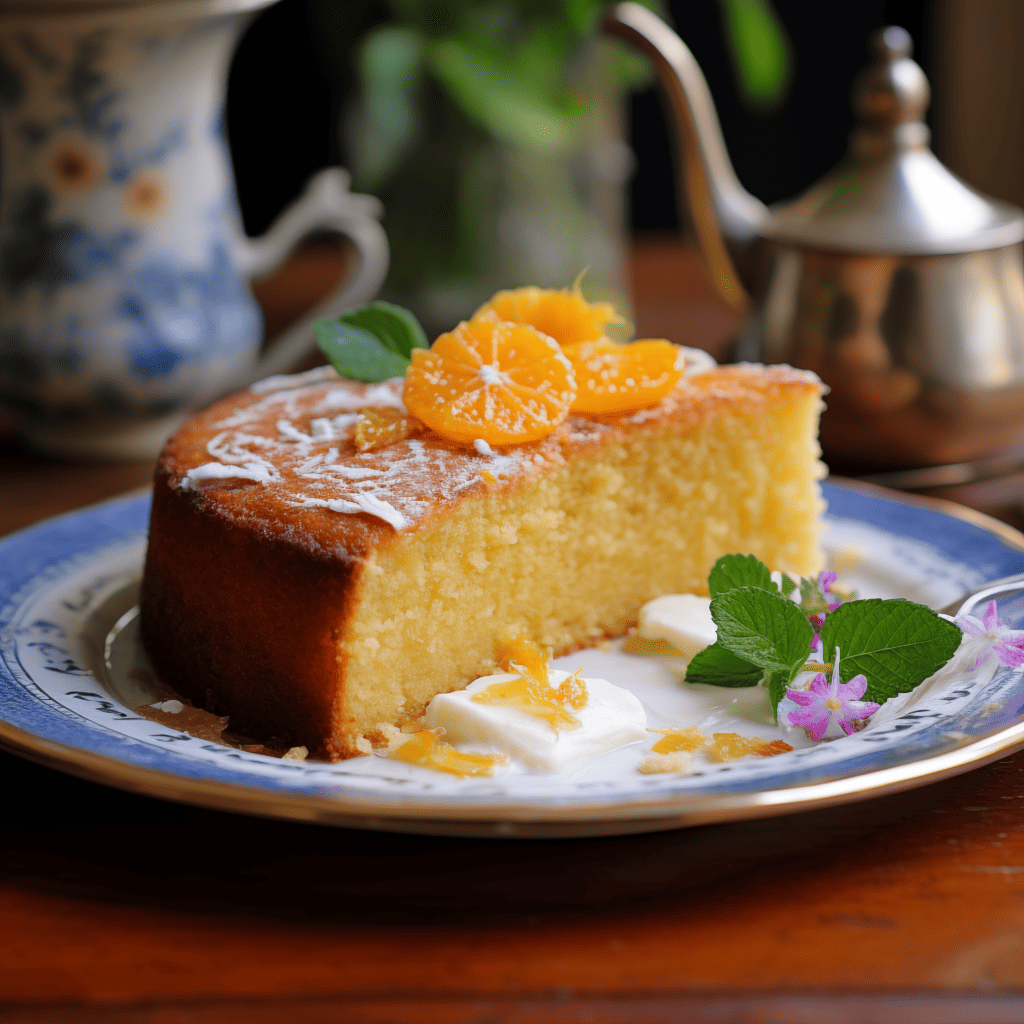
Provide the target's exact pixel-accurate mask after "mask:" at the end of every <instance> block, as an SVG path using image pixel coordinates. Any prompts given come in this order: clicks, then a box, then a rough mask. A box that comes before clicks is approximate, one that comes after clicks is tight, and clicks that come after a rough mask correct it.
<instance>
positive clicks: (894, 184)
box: [764, 26, 1024, 255]
mask: <svg viewBox="0 0 1024 1024" xmlns="http://www.w3.org/2000/svg"><path fill="white" fill-rule="evenodd" d="M872 44H873V46H874V49H875V55H876V59H875V62H874V63H873V64H872V65H871V66H870V67H868V68H867V69H866V71H865V72H864V73H863V74H862V75H861V78H860V80H859V81H858V83H857V86H856V88H855V90H854V97H853V99H854V109H855V110H856V111H857V113H858V115H859V118H860V124H859V126H858V127H857V129H855V131H854V132H853V135H852V136H851V144H850V151H849V153H848V154H847V157H846V159H845V160H844V161H843V162H842V163H841V164H840V165H839V166H838V167H837V168H836V169H835V170H834V171H832V172H831V173H830V174H827V175H826V176H825V177H824V178H822V179H821V181H819V182H818V183H817V184H816V185H813V186H812V187H811V188H810V189H809V190H808V191H807V192H805V193H804V194H803V195H802V196H800V197H799V198H798V199H795V200H792V201H791V202H787V203H780V204H778V205H776V206H773V207H772V208H771V211H770V215H769V219H768V222H767V223H766V224H765V226H764V234H765V235H766V236H767V237H769V238H772V239H775V240H777V241H780V242H789V243H795V244H797V245H800V246H805V247H812V248H816V249H825V250H831V251H839V252H865V253H866V252H871V253H902V254H905V255H940V254H945V253H964V252H974V251H976V250H980V249H996V248H1000V247H1002V246H1005V245H1013V244H1015V243H1017V242H1019V241H1021V239H1022V238H1024V211H1021V210H1019V209H1018V208H1017V207H1015V206H1011V205H1010V204H1008V203H1001V202H997V201H996V200H992V199H988V198H986V197H985V196H983V195H981V194H980V193H978V192H976V191H975V190H974V189H972V188H971V187H970V186H969V185H967V184H965V183H964V182H963V181H961V180H960V179H959V178H958V177H956V175H954V174H952V173H951V172H950V171H948V170H947V169H946V168H945V167H944V166H943V165H942V164H941V163H940V162H939V160H938V159H937V158H936V156H935V154H934V153H932V151H931V149H929V147H928V142H929V139H930V135H931V133H930V132H929V130H928V127H927V126H926V125H925V124H923V123H922V120H921V119H922V117H923V116H924V112H925V110H926V109H927V107H928V101H929V99H930V89H929V86H928V79H927V78H926V77H925V74H924V72H923V71H922V70H921V68H920V67H919V66H918V65H917V64H916V63H915V62H914V61H913V60H911V59H910V53H911V50H912V48H913V44H912V42H911V39H910V35H909V33H907V32H906V31H905V30H904V29H902V28H897V27H896V26H889V27H888V28H883V29H880V30H879V31H878V32H876V33H875V34H874V36H873V37H872Z"/></svg>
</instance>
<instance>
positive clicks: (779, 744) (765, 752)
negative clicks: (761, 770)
mask: <svg viewBox="0 0 1024 1024" xmlns="http://www.w3.org/2000/svg"><path fill="white" fill-rule="evenodd" d="M792 749H793V745H792V744H791V743H787V742H786V741H785V740H772V741H771V742H770V743H765V744H763V745H762V746H760V747H758V748H757V750H755V751H754V753H755V754H757V756H758V757H775V756H776V754H788V753H789V752H790V751H791V750H792Z"/></svg>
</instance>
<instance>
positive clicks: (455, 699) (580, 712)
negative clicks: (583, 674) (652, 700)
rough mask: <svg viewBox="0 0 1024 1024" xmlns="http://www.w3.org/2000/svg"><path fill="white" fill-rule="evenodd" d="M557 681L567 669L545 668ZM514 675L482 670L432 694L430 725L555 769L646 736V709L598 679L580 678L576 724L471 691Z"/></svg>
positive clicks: (554, 683) (529, 763) (626, 693)
mask: <svg viewBox="0 0 1024 1024" xmlns="http://www.w3.org/2000/svg"><path fill="white" fill-rule="evenodd" d="M548 673H549V681H550V684H551V685H552V687H557V686H558V685H559V684H560V683H562V682H563V681H564V680H566V679H568V678H569V673H568V672H562V671H559V670H558V669H549V670H548ZM518 678H519V677H518V676H516V675H514V674H510V673H501V674H499V675H493V676H484V677H482V678H481V679H477V680H475V681H474V682H472V683H470V684H469V686H467V687H466V689H465V690H459V691H458V692H456V693H441V694H438V696H436V697H435V698H434V699H433V700H432V701H431V702H430V704H428V705H427V712H426V714H427V722H428V723H429V725H430V726H431V728H437V727H438V726H440V727H443V728H444V729H445V730H446V731H447V736H446V739H448V740H449V741H450V742H451V743H468V744H485V745H486V746H488V747H489V748H491V749H493V750H497V751H500V752H501V753H504V754H507V755H508V756H509V757H511V758H513V759H514V760H516V761H519V762H521V763H522V764H524V765H526V766H527V767H529V768H533V769H537V770H540V771H547V772H558V771H564V770H566V769H572V768H576V767H578V766H579V765H581V764H583V763H584V762H586V761H589V760H590V759H591V758H594V757H597V756H598V755H599V754H605V753H607V752H608V751H609V750H614V749H615V748H616V747H621V746H623V745H624V744H626V743H633V742H635V741H636V740H642V739H645V738H646V737H647V715H646V713H645V711H644V709H643V705H642V704H641V703H640V701H639V700H638V699H637V698H636V697H635V696H634V695H633V694H632V693H630V692H629V690H625V689H623V688H622V687H621V686H613V685H612V684H611V683H609V682H607V681H606V680H604V679H584V680H583V682H584V683H585V684H586V688H587V698H588V699H587V703H586V704H585V705H583V707H582V708H578V709H574V710H573V714H574V716H575V717H576V718H577V719H579V722H580V724H579V727H578V728H575V729H560V730H558V731H556V730H555V729H554V728H553V727H552V726H551V725H549V724H548V722H547V721H545V720H544V719H543V718H541V717H539V716H537V715H532V714H530V713H529V712H526V711H522V710H520V709H518V708H515V707H510V706H508V705H503V704H498V703H486V704H483V703H479V702H477V701H474V700H473V697H474V696H475V695H476V694H479V693H481V692H482V691H484V690H486V689H487V688H488V687H489V686H492V685H494V684H495V683H503V682H509V681H512V680H515V679H518Z"/></svg>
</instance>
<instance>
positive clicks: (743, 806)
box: [0, 483, 1024, 835]
mask: <svg viewBox="0 0 1024 1024" xmlns="http://www.w3.org/2000/svg"><path fill="white" fill-rule="evenodd" d="M825 492H826V496H827V499H828V502H829V513H828V519H827V522H828V535H827V537H826V547H827V548H828V549H829V550H830V551H831V553H832V556H833V558H834V559H837V560H839V561H844V560H845V562H846V563H847V564H850V563H856V562H857V561H858V560H859V561H860V568H859V569H856V570H854V572H855V575H856V576H857V582H858V587H860V588H862V589H861V593H862V595H863V596H872V594H880V595H883V594H885V593H890V594H894V595H896V596H906V597H911V598H913V599H916V600H921V601H925V602H928V603H931V604H932V605H933V606H941V605H943V604H945V603H947V602H948V601H950V600H952V599H954V598H955V597H957V596H958V595H959V594H961V593H963V592H964V591H965V590H967V589H969V588H971V587H975V586H978V585H979V584H981V583H982V582H984V581H986V580H990V579H995V578H998V577H1001V576H1006V575H1009V574H1011V573H1014V572H1019V571H1021V570H1022V569H1024V550H1022V548H1021V547H1018V546H1017V544H1018V541H1017V540H1016V538H1015V537H1014V536H1013V534H1012V531H1009V529H1008V528H1007V530H1006V531H1004V532H999V531H997V530H995V529H993V528H990V527H989V526H988V525H986V524H985V523H984V522H982V521H971V520H970V519H961V518H957V517H954V516H952V515H949V514H947V513H946V512H944V511H942V510H940V509H937V508H933V507H929V506H927V505H922V504H918V503H912V502H910V501H906V500H902V499H900V498H897V497H895V496H889V495H887V494H885V493H881V492H872V491H865V490H862V489H858V488H855V487H849V486H844V485H839V484H836V483H827V484H826V485H825ZM148 511H149V501H148V497H146V496H134V497H127V498H123V499H119V500H116V501H113V502H110V503H107V504H104V505H99V506H95V507H93V508H89V509H85V510H83V511H81V512H76V513H72V514H70V515H68V516H64V517H61V518H58V519H55V520H50V521H48V522H45V523H42V524H39V525H38V526H35V527H33V528H31V529H29V530H26V531H23V532H22V533H20V534H15V535H14V536H12V537H9V538H7V539H6V540H5V541H3V542H0V707H2V709H3V710H2V715H0V743H2V744H3V745H5V746H7V747H8V748H10V749H14V750H16V751H20V752H23V753H27V754H29V756H34V757H41V758H42V759H44V760H46V761H47V762H48V763H52V764H54V765H55V766H56V767H62V768H65V769H66V770H68V771H72V772H77V773H79V774H84V775H87V776H89V777H93V778H99V779H101V780H102V781H108V782H110V783H112V784H114V785H120V786H126V787H128V788H135V789H141V790H142V791H144V792H152V793H155V794H157V795H162V796H167V797H170V798H176V799H182V800H190V801H194V802H198V803H203V804H207V805H211V806H219V807H228V808H235V809H239V808H245V809H248V810H249V811H250V812H255V813H263V814H266V815H270V816H285V817H289V816H291V817H300V818H302V819H304V820H311V819H312V820H323V821H329V822H335V823H339V824H346V825H355V826H363V827H377V828H389V829H396V830H403V829H406V830H410V831H413V830H414V831H433V832H439V833H445V832H450V833H452V834H471V833H472V834H482V835H488V834H499V835H500V834H510V833H514V834H537V835H540V834H543V835H558V834H564V835H586V834H609V833H615V832H622V833H625V832H633V831H643V830H645V829H649V828H664V827H671V826H673V825H681V824H686V823H689V822H691V821H709V820H717V819H718V818H724V817H737V816H744V815H748V814H749V815H753V814H764V813H771V810H770V809H768V808H769V807H770V806H771V805H773V804H774V806H775V808H776V813H779V812H781V811H782V810H785V809H787V808H788V807H792V806H797V805H799V806H805V805H814V803H815V802H820V801H823V800H830V799H834V798H836V794H835V793H830V792H826V791H827V790H828V784H834V783H840V784H842V785H845V787H846V790H845V791H846V795H845V797H843V798H844V799H857V798H863V797H866V796H869V795H872V794H873V793H876V792H879V791H884V786H885V785H887V784H888V783H887V782H885V781H884V780H885V779H887V778H888V776H886V774H885V773H886V771H887V770H889V769H892V768H894V767H898V766H907V765H909V766H912V767H913V766H917V765H922V764H925V763H926V762H927V763H928V764H931V763H932V762H934V763H935V764H936V765H938V764H939V762H940V761H941V758H942V756H943V755H946V754H949V753H950V752H956V751H960V752H961V755H963V756H960V755H955V756H957V757H959V761H958V764H959V765H960V767H958V768H957V769H955V770H965V769H966V767H969V766H970V765H971V764H972V763H974V761H973V760H972V758H973V757H974V755H973V754H972V753H971V751H972V750H974V749H975V748H976V749H977V750H978V753H977V757H976V760H977V763H983V761H984V760H987V759H991V757H992V756H997V754H993V753H992V751H993V749H995V748H994V747H993V746H992V742H993V740H992V738H993V737H995V742H996V746H997V747H998V748H999V749H998V754H1002V753H1006V752H1009V750H1010V749H1012V748H1013V746H1015V745H1024V734H1022V735H1021V737H1020V739H1019V740H1018V739H1016V738H1015V737H1016V735H1017V732H1019V731H1020V723H1021V718H1022V713H1024V710H1022V709H1024V673H1022V672H1021V671H1019V670H1013V671H1012V670H1008V669H1000V670H999V671H998V672H996V673H995V675H994V676H993V675H992V673H991V672H984V671H983V672H979V673H977V674H975V675H973V676H971V677H969V678H966V679H965V678H959V679H958V680H957V681H956V682H955V683H954V684H951V685H948V686H938V687H934V688H932V690H931V691H929V692H928V693H926V694H925V695H924V696H922V697H921V699H919V700H914V701H911V702H910V703H909V704H908V705H907V706H906V707H905V708H901V709H900V711H899V712H896V713H894V714H893V715H891V716H890V718H889V720H888V721H884V722H881V721H880V722H879V724H878V725H873V726H872V727H871V728H869V729H868V730H865V731H864V732H862V733H859V734H857V735H856V736H853V737H848V738H844V739H842V740H840V741H837V742H835V743H827V744H819V745H816V746H813V747H806V748H803V749H798V750H796V751H794V752H793V753H791V754H786V755H782V756H781V757H776V758H770V759H759V758H748V759H745V760H743V761H740V762H733V763H731V764H727V765H722V766H718V767H715V768H713V769H709V770H704V771H702V772H698V773H696V774H694V775H689V776H680V775H655V776H644V775H640V774H638V773H637V772H636V771H635V763H636V760H637V753H636V751H635V750H634V751H630V750H629V749H628V748H623V750H622V751H619V752H613V754H612V755H607V756H606V757H604V758H600V759H597V761H595V762H592V763H591V764H590V765H588V766H585V768H584V769H581V770H580V771H578V772H576V773H574V774H572V775H565V776H546V775H530V774H513V775H507V776H500V775H499V776H496V777H495V778H493V779H484V780H457V779H451V778H448V777H444V776H440V775H438V774H437V773H432V772H429V771H426V770H424V769H420V768H416V767H413V766H408V765H402V764H400V763H397V762H393V761H389V760H386V759H382V758H377V757H367V758H358V759H355V760H353V761H349V762H344V763H341V764H325V763H318V762H301V761H282V760H279V759H275V758H271V757H267V756H264V755H260V754H252V753H247V752H245V751H240V750H236V749H234V748H230V747H226V746H222V745H219V744H215V743H209V742H206V741H204V740H202V739H198V738H195V737H191V736H189V735H188V734H185V733H182V732H178V731H176V730H173V729H167V728H165V727H163V726H161V725H159V724H158V723H155V722H153V721H151V720H148V719H145V718H142V717H140V716H139V715H137V714H135V713H134V711H133V707H136V706H140V705H141V704H142V703H147V702H148V699H146V698H144V697H143V696H142V694H143V692H144V691H143V690H139V689H138V686H137V684H136V683H134V682H133V681H132V679H133V677H135V676H137V675H138V668H137V665H138V657H139V655H138V652H137V651H136V650H135V640H134V636H135V634H134V629H135V620H134V611H133V605H134V602H135V596H136V588H137V584H138V579H139V576H140V573H141V564H142V558H143V556H144V552H145V534H146V526H147V522H148ZM1000 610H1001V614H1002V615H1003V619H1004V621H1008V622H1010V623H1011V624H1013V625H1014V626H1015V627H1017V628H1019V627H1020V626H1021V625H1022V624H1024V597H1022V596H1019V595H1017V594H1007V595H1006V597H1005V598H1004V599H1001V601H1000ZM568 661H571V662H572V666H573V667H577V666H578V665H579V664H584V666H585V667H586V668H587V669H588V674H595V673H597V672H599V673H600V674H601V675H603V676H604V677H605V678H608V679H610V680H611V681H612V682H616V683H618V684H620V685H628V686H629V687H630V688H631V689H633V690H634V692H636V693H637V695H638V696H640V698H641V700H642V701H644V702H645V704H647V706H648V708H649V712H650V709H651V708H657V707H658V706H661V707H663V708H664V707H670V706H671V702H672V701H673V700H674V699H676V695H677V694H678V693H679V692H680V691H681V690H683V689H685V688H682V687H680V686H679V684H678V683H677V682H675V680H674V678H672V677H671V674H669V675H666V674H665V671H664V669H662V668H661V667H660V666H659V665H658V664H657V663H656V659H644V658H639V657H636V656H630V655H626V654H623V653H620V652H616V651H612V652H606V651H590V652H582V653H581V654H579V655H575V656H573V657H572V658H571V659H567V664H568ZM730 692H731V691H730ZM915 697H916V695H915ZM668 714H671V712H668ZM1001 730H1002V732H1001ZM1015 730H1016V731H1015ZM1000 737H1003V739H1000ZM1000 743H1002V746H999V744H1000ZM986 744H988V745H987V746H986ZM630 758H632V760H630ZM927 777H928V771H927V770H925V771H923V772H922V773H921V774H920V778H919V782H918V784H919V783H920V781H925V780H926V779H927ZM876 779H877V780H883V781H881V782H877V783H876V781H875V780H876ZM893 781H894V782H895V781H896V780H895V779H894V780H893ZM904 781H905V780H904Z"/></svg>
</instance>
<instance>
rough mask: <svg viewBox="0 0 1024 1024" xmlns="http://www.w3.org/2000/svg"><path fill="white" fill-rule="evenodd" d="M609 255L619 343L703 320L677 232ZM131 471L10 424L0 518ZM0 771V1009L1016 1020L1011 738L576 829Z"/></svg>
mask: <svg viewBox="0 0 1024 1024" xmlns="http://www.w3.org/2000/svg"><path fill="white" fill-rule="evenodd" d="M303 258H306V257H303V256H300V257H299V258H298V259H299V262H300V264H301V260H302V259H303ZM633 266H634V270H635V273H636V280H637V293H638V300H639V301H638V306H639V312H638V321H639V322H640V327H641V330H642V331H643V333H647V334H661V333H669V334H670V336H678V335H676V334H675V333H674V332H675V331H676V330H683V331H686V332H690V335H689V336H690V337H691V340H692V338H697V337H699V338H701V339H702V340H704V341H706V342H707V343H708V344H709V345H712V346H713V345H715V344H721V343H722V342H723V341H724V339H725V338H726V337H728V333H729V330H730V329H731V324H730V322H729V320H728V314H726V313H725V312H724V311H723V310H721V309H720V308H718V307H717V306H716V304H715V303H714V301H713V300H712V299H711V298H710V297H709V294H708V293H707V292H706V291H705V290H703V289H702V285H701V284H700V278H699V273H697V272H696V271H695V269H694V268H695V264H694V263H693V261H692V258H691V257H689V256H688V255H687V254H685V253H683V252H682V251H681V250H679V249H678V247H676V246H674V245H669V244H666V245H663V246H659V245H648V246H641V247H638V249H637V250H636V251H635V253H634V264H633ZM300 269H301V267H300ZM292 272H293V273H296V271H295V267H294V266H293V268H292ZM677 272H678V273H677ZM680 275H682V276H683V277H684V278H686V279H687V280H689V281H690V284H689V286H688V292H687V293H688V294H689V296H690V298H689V299H686V298H685V297H682V296H681V294H680V288H679V283H678V281H679V279H680ZM687 275H689V277H688V278H687ZM328 276H329V275H328ZM297 279H298V280H300V281H306V282H308V281H309V280H310V277H309V275H308V274H302V273H299V274H297ZM277 284H278V285H279V284H280V281H278V282H277ZM275 286H276V285H275V284H274V282H271V283H269V284H268V285H267V286H266V287H267V288H268V289H269V292H268V291H266V290H265V291H264V293H263V300H264V302H265V303H268V304H269V305H271V306H274V303H275V301H277V302H278V305H277V307H276V308H278V309H280V308H281V307H282V306H283V305H284V302H283V300H281V299H279V300H275V298H274V292H273V288H274V287H275ZM318 287H319V286H318ZM294 291H295V288H294V286H292V285H289V286H288V287H287V288H286V289H285V292H286V293H287V294H286V296H285V298H287V296H288V295H294ZM683 291H687V289H683ZM268 295H269V297H268ZM280 319H287V316H284V315H281V317H280ZM658 325H660V326H658ZM150 471H151V467H150V466H149V465H148V464H138V465H132V466H116V467H111V466H107V467H95V466H92V467H89V466H70V465H61V464H57V463H53V462H48V461H46V460H43V459H41V458H38V457H35V456H32V455H28V454H26V453H24V452H21V451H20V450H19V449H17V448H16V446H15V445H14V443H13V441H10V440H9V441H8V442H7V443H5V444H0V534H3V533H6V532H9V531H10V530H12V529H15V528H16V527H19V526H23V525H26V524H28V523H30V522H33V521H35V520H37V519H39V518H42V517H44V516H47V515H51V514H54V513H56V512H59V511H63V510H66V509H69V508H72V507H75V506H77V505H80V504H83V503H86V502H89V501H94V500H97V499H99V498H102V497H105V496H108V495H112V494H115V493H118V492H119V491H122V490H125V489H128V488H130V487H133V486H136V485H139V484H142V483H144V482H145V481H146V480H147V479H148V476H149V473H150ZM0 767H2V770H3V775H2V778H3V779H4V782H5V786H4V789H3V794H4V809H5V813H4V815H3V822H2V824H0V1020H3V1021H4V1022H5V1024H51V1022H61V1024H63V1022H65V1021H85V1022H93V1021H97V1022H98V1021H104V1022H107V1021H111V1022H125V1024H127V1022H131V1024H179V1022H181V1024H184V1022H190V1024H192V1022H207V1021H210V1022H213V1021H217V1022H228V1024H231V1022H235V1021H238V1022H242V1021H245V1022H246V1024H262V1022H268V1024H269V1022H273V1024H278V1022H282V1021H293V1020H295V1021H317V1022H325V1024H326V1022H335V1021H337V1022H350V1021H358V1022H369V1024H377V1022H380V1024H384V1022H389V1024H391V1022H411V1024H420V1022H422V1024H434V1022H438V1024H440V1022H444V1024H469V1022H478V1024H479V1022H508V1024H525V1022H539V1024H569V1022H578V1021H592V1022H622V1024H646V1022H662V1021H695V1022H705V1021H706V1022H736V1021H751V1022H755V1021H756V1022H768V1021H771V1022H774V1024H780V1022H790V1021H792V1022H816V1024H823V1022H833V1021H835V1022H840V1021H841V1022H848V1021H879V1022H890V1021H891V1022H900V1024H908V1022H910V1024H913V1022H918V1021H920V1022H928V1024H932V1022H936V1021H943V1022H950V1024H955V1022H968V1021H970V1022H988V1021H992V1022H996V1021H999V1022H1008V1021H1018V1020H1020V1021H1024V754H1018V755H1016V756H1013V757H1009V758H1007V759H1005V760H1003V761H1000V762H997V763H995V764H992V765H989V766H987V767H985V768H981V769H978V770H977V771H974V772H971V773H969V774H967V775H964V776H962V777H960V778H957V779H953V780H950V781H947V782H943V783H939V784H936V785H932V786H929V787H926V788H924V789H921V790H917V791H914V792H910V793H905V794H902V795H898V796H891V797H886V798H883V799H878V800H873V801H870V802H867V803H862V804H854V805H851V806H848V807H843V808H838V809H834V810H822V811H817V812H812V813H806V814H800V815H794V816H789V817H784V818H775V819H769V820H765V821H753V822H743V823H737V824H728V825H717V826H707V827H702V828H694V829H689V830H684V831H677V832H668V833H662V834H654V835H645V836H631V837H628V838H613V839H590V840H579V841H485V840H480V841H476V840H465V839H458V840H456V839H434V838H421V837H415V836H402V835H388V834H379V833H370V832H358V831H346V830H341V829H329V828H324V827H316V826H308V825H299V824H289V823H281V822H274V821H264V820H261V819H258V818H248V817H243V816H239V815H232V814H226V813H218V812H214V811H206V810H198V809H194V808H191V807H185V806H179V805H175V804H170V803H162V802H159V801H156V800H150V799H146V798H142V797H136V796H131V795H128V794H124V793H120V792H117V791H114V790H110V789H106V788H103V787H101V786H97V785H94V784H91V783H87V782H83V781H79V780H77V779H74V778H71V777H68V776H65V775H62V774H60V773H58V772H54V771H51V770H48V769H45V768H41V767H38V766H36V765H34V764H30V763H29V762H26V761H22V760H20V759H18V758H16V757H12V756H9V755H3V754H0Z"/></svg>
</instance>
